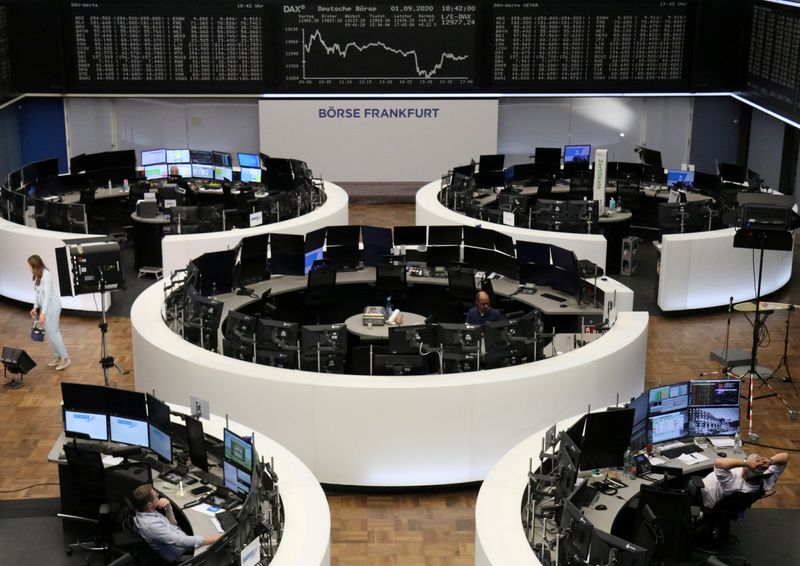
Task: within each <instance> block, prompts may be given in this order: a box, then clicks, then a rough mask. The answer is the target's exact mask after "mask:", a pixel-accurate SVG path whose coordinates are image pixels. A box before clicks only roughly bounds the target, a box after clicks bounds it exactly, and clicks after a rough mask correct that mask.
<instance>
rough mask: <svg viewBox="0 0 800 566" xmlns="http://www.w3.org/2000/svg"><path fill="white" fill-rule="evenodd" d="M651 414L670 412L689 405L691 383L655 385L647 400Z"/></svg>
mask: <svg viewBox="0 0 800 566" xmlns="http://www.w3.org/2000/svg"><path fill="white" fill-rule="evenodd" d="M647 406H648V412H649V413H650V415H654V414H658V413H669V412H671V411H677V410H679V409H685V408H686V407H688V406H689V383H688V382H684V383H675V384H673V385H665V386H663V387H653V388H652V389H651V390H650V393H649V398H648V401H647Z"/></svg>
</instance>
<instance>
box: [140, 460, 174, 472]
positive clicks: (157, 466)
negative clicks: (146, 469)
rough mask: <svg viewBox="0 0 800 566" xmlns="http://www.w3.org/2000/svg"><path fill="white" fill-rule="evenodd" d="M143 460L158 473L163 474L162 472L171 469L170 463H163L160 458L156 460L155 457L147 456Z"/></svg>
mask: <svg viewBox="0 0 800 566" xmlns="http://www.w3.org/2000/svg"><path fill="white" fill-rule="evenodd" d="M145 462H147V465H148V466H150V467H151V468H153V469H154V470H155V471H157V472H158V473H159V474H163V473H165V472H167V471H168V470H172V469H173V468H172V466H171V465H170V464H166V463H164V462H162V461H160V460H157V459H156V458H147V459H146V460H145Z"/></svg>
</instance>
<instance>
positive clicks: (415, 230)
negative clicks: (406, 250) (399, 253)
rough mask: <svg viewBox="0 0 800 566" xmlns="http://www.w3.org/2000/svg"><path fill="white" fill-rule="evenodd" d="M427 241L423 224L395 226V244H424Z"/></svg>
mask: <svg viewBox="0 0 800 566" xmlns="http://www.w3.org/2000/svg"><path fill="white" fill-rule="evenodd" d="M426 241H427V228H426V227H425V226H395V227H394V245H395V246H424V245H425V243H426Z"/></svg>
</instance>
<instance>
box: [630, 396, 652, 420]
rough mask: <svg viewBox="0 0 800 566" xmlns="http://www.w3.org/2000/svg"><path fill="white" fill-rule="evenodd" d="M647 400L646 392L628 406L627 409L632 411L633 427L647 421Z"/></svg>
mask: <svg viewBox="0 0 800 566" xmlns="http://www.w3.org/2000/svg"><path fill="white" fill-rule="evenodd" d="M648 400H649V395H648V392H647V391H645V392H644V393H642V394H641V395H639V396H638V397H637V398H636V399H634V400H633V401H631V402H630V403H629V404H628V407H629V408H631V409H633V410H634V414H633V424H634V426H635V425H637V424H639V423H640V422H642V421H644V420H645V419H647V402H648Z"/></svg>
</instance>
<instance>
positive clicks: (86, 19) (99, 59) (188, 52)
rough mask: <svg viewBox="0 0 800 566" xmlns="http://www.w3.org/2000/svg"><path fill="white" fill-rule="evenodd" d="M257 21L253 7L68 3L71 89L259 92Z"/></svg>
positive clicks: (261, 65) (259, 6)
mask: <svg viewBox="0 0 800 566" xmlns="http://www.w3.org/2000/svg"><path fill="white" fill-rule="evenodd" d="M264 18H265V9H264V4H263V3H256V2H230V3H220V2H204V1H203V0H198V1H196V2H192V3H172V2H159V3H156V2H152V1H144V2H143V1H138V2H130V1H117V0H113V1H111V0H101V1H97V0H95V1H87V2H70V3H69V4H68V14H67V27H68V35H69V36H70V39H71V48H70V49H68V52H67V55H68V57H71V59H72V61H71V65H70V71H71V73H70V79H71V81H70V82H71V86H72V89H73V90H78V91H92V92H96V91H113V92H176V91H178V92H209V91H210V92H256V93H257V92H263V90H264V84H265V81H266V71H265V56H264V49H265V46H264V43H265V42H264V34H265V29H264V26H265V22H264Z"/></svg>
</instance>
